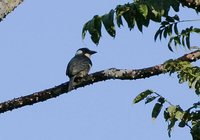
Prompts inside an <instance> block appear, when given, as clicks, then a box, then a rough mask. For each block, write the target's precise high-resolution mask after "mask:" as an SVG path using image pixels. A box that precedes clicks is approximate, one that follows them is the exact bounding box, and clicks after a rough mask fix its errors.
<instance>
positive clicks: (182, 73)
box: [164, 60, 200, 95]
mask: <svg viewBox="0 0 200 140" xmlns="http://www.w3.org/2000/svg"><path fill="white" fill-rule="evenodd" d="M164 69H165V70H166V72H169V73H170V74H172V73H174V72H176V73H177V77H178V79H179V83H180V84H181V83H184V82H188V86H189V88H193V89H195V93H196V94H197V95H200V68H199V67H198V66H192V64H191V63H189V62H186V61H172V60H169V61H167V62H165V65H164Z"/></svg>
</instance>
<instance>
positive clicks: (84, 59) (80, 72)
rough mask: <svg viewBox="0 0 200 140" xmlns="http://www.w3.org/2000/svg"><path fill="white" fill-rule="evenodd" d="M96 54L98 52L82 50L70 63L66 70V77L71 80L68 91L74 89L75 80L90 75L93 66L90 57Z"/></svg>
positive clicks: (78, 51)
mask: <svg viewBox="0 0 200 140" xmlns="http://www.w3.org/2000/svg"><path fill="white" fill-rule="evenodd" d="M95 53H97V52H95V51H91V50H89V49H88V48H80V49H78V50H77V52H76V54H75V56H74V57H73V58H72V59H71V60H70V61H69V63H68V65H67V70H66V75H67V76H68V77H69V78H70V81H69V86H68V91H70V90H72V89H73V82H74V80H75V78H82V77H84V76H86V75H88V73H89V70H90V68H91V66H92V61H91V60H90V57H91V55H92V54H95Z"/></svg>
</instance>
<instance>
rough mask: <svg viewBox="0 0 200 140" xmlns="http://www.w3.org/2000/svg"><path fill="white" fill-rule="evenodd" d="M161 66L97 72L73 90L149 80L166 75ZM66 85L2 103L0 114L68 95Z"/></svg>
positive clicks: (197, 54)
mask: <svg viewBox="0 0 200 140" xmlns="http://www.w3.org/2000/svg"><path fill="white" fill-rule="evenodd" d="M198 59H200V51H199V50H198V51H194V52H191V53H189V54H186V55H184V56H182V57H180V58H178V59H176V60H174V61H180V60H181V61H188V62H194V61H196V60H198ZM163 65H164V64H160V65H156V66H153V67H149V68H144V69H135V70H134V69H133V70H127V69H116V68H111V69H107V70H102V71H99V72H95V73H92V74H90V75H88V76H86V77H84V78H82V79H80V81H78V82H77V83H76V85H74V89H77V88H80V87H84V86H86V85H90V84H93V83H97V82H100V81H105V80H109V79H120V80H136V79H142V78H149V77H151V76H154V75H159V74H164V73H166V71H165V70H164V68H163ZM68 83H69V82H66V83H63V84H61V85H58V86H56V87H53V88H49V89H46V90H43V91H40V92H36V93H33V94H30V95H27V96H22V97H19V98H14V99H12V100H9V101H6V102H2V103H0V113H3V112H6V111H11V110H13V109H17V108H20V107H23V106H26V105H32V104H35V103H38V102H43V101H45V100H48V99H51V98H53V97H57V96H59V95H61V94H64V93H69V91H68Z"/></svg>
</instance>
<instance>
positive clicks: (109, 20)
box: [101, 9, 116, 37]
mask: <svg viewBox="0 0 200 140" xmlns="http://www.w3.org/2000/svg"><path fill="white" fill-rule="evenodd" d="M114 13H115V11H114V10H113V9H112V10H111V11H110V12H109V13H108V14H106V15H103V16H102V17H101V20H102V22H103V25H104V27H105V28H106V31H107V32H108V33H109V35H110V36H112V37H115V35H116V31H115V26H114V21H113V20H114Z"/></svg>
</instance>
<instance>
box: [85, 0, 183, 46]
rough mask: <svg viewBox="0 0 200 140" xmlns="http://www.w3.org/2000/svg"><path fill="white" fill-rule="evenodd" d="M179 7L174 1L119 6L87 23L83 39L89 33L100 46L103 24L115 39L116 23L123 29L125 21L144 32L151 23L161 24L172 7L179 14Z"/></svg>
mask: <svg viewBox="0 0 200 140" xmlns="http://www.w3.org/2000/svg"><path fill="white" fill-rule="evenodd" d="M179 5H180V4H179V2H177V1H173V0H169V1H166V0H160V1H157V0H136V1H135V2H133V3H127V4H124V5H118V6H117V7H116V8H115V9H112V10H110V12H109V13H107V14H105V15H102V16H99V15H95V16H94V17H93V18H92V19H91V20H89V21H88V22H86V23H85V24H84V27H83V30H82V38H83V39H84V38H85V36H86V33H87V32H89V34H90V37H91V39H92V41H93V42H94V43H95V44H97V45H98V44H99V40H100V37H101V36H102V33H101V28H102V24H103V25H104V27H105V29H106V31H107V33H108V34H109V35H110V36H111V37H115V35H116V29H115V28H116V27H115V22H116V24H117V26H118V27H121V26H122V25H123V21H125V22H126V23H127V25H128V27H129V29H130V30H132V29H133V28H134V27H135V25H137V27H138V29H139V31H140V32H142V31H143V27H144V26H145V27H148V25H149V23H150V21H154V22H161V18H162V17H166V16H167V15H168V12H169V10H170V7H172V8H173V9H174V10H175V11H177V12H178V11H179ZM123 19H124V20H123Z"/></svg>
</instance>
